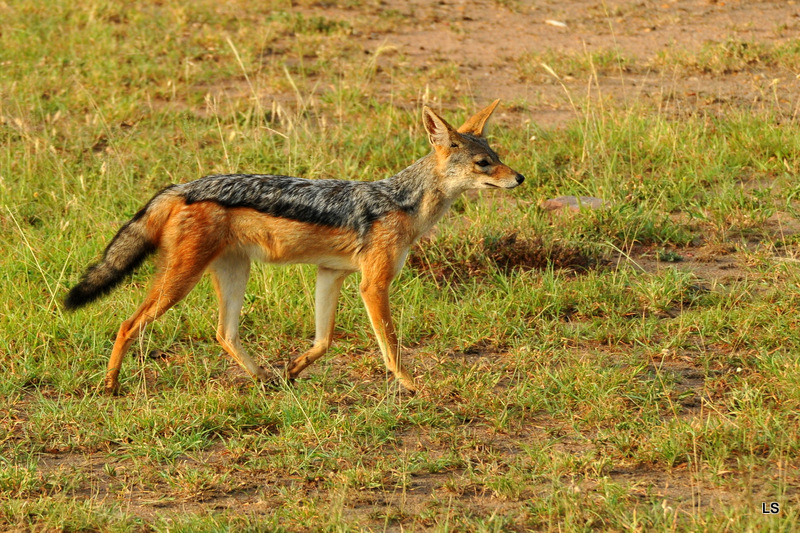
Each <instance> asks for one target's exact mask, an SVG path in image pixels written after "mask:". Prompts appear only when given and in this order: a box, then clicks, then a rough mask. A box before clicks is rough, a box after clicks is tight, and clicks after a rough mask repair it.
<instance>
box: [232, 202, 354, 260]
mask: <svg viewBox="0 0 800 533" xmlns="http://www.w3.org/2000/svg"><path fill="white" fill-rule="evenodd" d="M230 234H231V241H232V242H231V244H232V245H233V246H237V247H240V248H241V249H242V250H243V251H244V252H245V253H246V254H247V255H248V256H249V257H250V258H251V259H254V260H257V261H263V262H266V263H277V264H291V263H308V264H314V265H321V266H324V267H327V268H332V269H336V270H353V271H355V270H358V266H357V261H356V253H357V250H358V235H357V234H356V232H355V231H353V230H351V229H348V228H335V227H328V226H323V225H319V224H313V223H309V222H301V221H297V220H292V219H287V218H280V217H275V216H272V215H268V214H264V213H261V212H259V211H256V210H254V209H250V208H235V209H232V210H231V213H230Z"/></svg>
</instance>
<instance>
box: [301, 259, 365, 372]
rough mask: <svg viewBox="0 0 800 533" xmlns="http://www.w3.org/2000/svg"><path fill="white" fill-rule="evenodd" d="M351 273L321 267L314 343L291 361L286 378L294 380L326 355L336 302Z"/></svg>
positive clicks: (316, 298)
mask: <svg viewBox="0 0 800 533" xmlns="http://www.w3.org/2000/svg"><path fill="white" fill-rule="evenodd" d="M349 274H350V272H348V271H346V270H333V269H330V268H325V267H322V266H321V267H319V269H318V270H317V288H316V294H315V302H314V311H315V322H316V334H315V335H314V344H313V345H312V346H311V349H309V350H308V351H307V352H305V353H304V354H302V355H300V356H298V357H297V358H295V359H294V360H293V361H291V362H290V363H289V364H288V366H287V367H286V378H287V379H289V380H290V381H292V380H294V379H295V378H296V377H297V376H298V375H300V372H302V371H303V370H304V369H305V368H306V367H308V366H309V365H310V364H311V363H313V362H314V361H316V360H317V359H319V358H320V357H322V356H323V355H325V352H327V351H328V348H329V347H330V345H331V341H332V340H333V326H334V323H335V321H336V304H337V303H338V302H339V293H340V291H341V289H342V283H344V279H345V278H346V277H347V276H348V275H349Z"/></svg>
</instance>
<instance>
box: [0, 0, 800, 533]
mask: <svg viewBox="0 0 800 533" xmlns="http://www.w3.org/2000/svg"><path fill="white" fill-rule="evenodd" d="M0 20H2V23H1V24H0V204H2V207H1V208H0V250H2V255H1V256H0V291H2V301H0V306H1V307H0V309H2V311H0V365H1V367H0V368H1V370H0V530H4V531H247V530H250V531H263V530H273V529H274V530H280V529H286V530H291V531H302V530H349V529H365V530H374V531H381V530H389V531H423V530H435V531H503V530H512V531H523V530H534V531H548V530H558V531H588V530H595V529H605V530H612V531H683V530H691V531H706V530H711V531H796V530H798V529H800V507H798V505H799V504H800V495H799V494H798V484H800V423H799V421H798V413H800V357H798V353H799V351H800V331H798V327H799V326H800V312H798V309H797V308H798V304H800V285H798V282H799V281H800V270H799V269H800V266H798V261H800V224H799V223H798V219H797V217H798V209H799V208H800V198H798V194H800V182H798V178H797V176H798V170H799V168H798V167H799V166H800V124H799V123H798V116H797V114H798V111H800V80H798V75H799V74H800V39H799V38H800V33H799V32H798V29H799V28H800V5H798V3H797V2H793V1H769V2H767V1H752V2H746V1H744V0H742V1H736V0H726V1H724V2H723V1H713V0H685V1H684V0H659V1H655V2H653V1H649V0H644V1H642V0H639V1H630V2H629V1H612V0H608V1H606V2H599V3H598V2H590V1H577V0H576V1H559V2H556V1H536V2H523V1H517V0H494V1H492V0H486V1H477V0H475V1H473V0H463V1H458V0H446V1H443V2H430V3H429V2H421V1H412V2H393V1H369V2H355V1H349V0H343V1H340V2H309V1H302V0H301V1H297V2H287V1H278V0H273V1H264V2H244V1H238V2H237V1H233V2H219V1H217V2H211V1H206V0H203V1H198V2H178V1H174V0H158V1H149V2H135V3H126V2H113V1H95V0H87V1H85V2H82V3H74V2H68V1H66V0H55V1H53V2H48V3H43V2H29V1H23V0H6V1H4V2H0ZM546 21H550V22H546ZM553 21H555V24H554V22H553ZM557 23H562V24H561V25H559V24H557ZM494 98H502V99H503V104H502V107H501V108H500V109H499V110H498V112H497V113H496V116H495V119H494V121H493V128H492V130H491V134H492V143H493V144H494V146H495V147H498V148H500V151H501V155H502V156H503V157H504V160H505V161H506V162H507V163H508V164H509V165H510V166H512V167H513V168H515V169H517V170H519V171H520V172H522V173H524V174H525V175H526V176H527V177H528V180H527V181H526V182H525V184H524V185H523V186H522V187H520V188H518V189H515V190H514V191H511V192H505V191H504V192H502V193H497V194H489V193H486V194H475V195H469V196H468V197H465V198H464V199H463V200H462V201H459V202H458V203H457V204H456V205H455V207H454V209H453V211H452V212H451V213H450V214H449V215H448V216H447V217H446V218H445V220H443V221H442V223H441V224H440V227H439V230H438V232H437V233H436V234H435V235H433V236H432V237H431V238H430V239H428V240H425V241H424V242H422V243H420V244H419V245H418V246H417V247H416V248H415V249H414V250H413V253H412V255H411V257H410V258H409V261H408V265H407V267H406V268H405V269H404V271H403V273H402V274H401V275H400V277H399V278H398V279H397V280H396V281H395V284H394V290H393V298H392V301H393V305H394V316H395V318H396V321H397V323H398V327H399V329H400V331H401V333H402V344H403V346H404V353H405V359H406V361H407V364H408V366H409V367H410V368H411V369H413V371H414V373H415V375H416V378H417V381H418V383H419V385H420V386H421V388H422V392H420V393H419V394H417V395H416V396H413V397H410V396H408V395H405V394H403V393H401V392H400V391H399V390H398V389H397V386H396V385H395V384H394V383H392V382H391V381H389V380H388V379H387V376H386V372H385V371H384V369H383V365H382V363H381V361H380V356H379V354H378V351H377V345H376V343H375V341H374V339H373V336H372V334H371V332H370V330H369V326H368V323H367V318H366V316H365V312H364V311H363V308H362V305H361V302H360V300H359V297H358V294H357V292H358V291H357V286H356V285H357V281H358V277H357V276H353V277H351V278H350V279H349V280H348V282H347V283H346V284H345V288H344V291H343V296H342V299H341V303H340V308H339V320H338V325H337V334H336V343H335V345H334V348H333V349H332V351H331V353H330V354H329V356H328V357H326V358H325V359H324V360H323V361H320V362H318V363H317V364H316V365H315V366H314V367H312V368H311V369H310V370H309V371H308V372H307V373H306V374H305V375H304V378H303V379H301V380H299V381H298V383H297V384H296V386H295V387H293V388H290V387H279V388H277V389H275V390H269V389H264V388H262V387H260V386H258V385H256V384H254V383H253V382H252V381H251V380H250V379H249V378H247V377H246V376H245V375H244V374H243V372H242V371H241V370H239V368H238V367H237V366H236V365H235V364H234V363H233V362H232V361H230V360H229V358H228V357H227V356H224V355H223V354H222V350H221V348H220V347H219V346H218V345H217V344H216V342H215V340H214V329H215V324H216V302H215V298H214V296H213V291H212V290H211V287H210V283H209V282H208V280H204V281H203V282H202V283H201V284H200V285H199V286H198V288H197V289H196V290H195V291H194V292H193V293H192V294H191V295H190V296H189V297H188V298H187V299H186V300H185V301H184V302H183V303H181V304H180V305H178V306H177V307H176V308H175V309H174V310H172V311H171V312H170V313H168V314H167V315H166V316H165V317H164V318H163V319H162V320H160V321H159V322H158V323H157V324H155V325H154V326H153V327H152V328H149V329H148V330H147V332H146V334H145V335H143V336H142V337H141V339H140V342H139V343H138V344H137V345H136V347H135V349H134V350H133V353H132V354H130V355H129V357H128V358H127V359H126V361H125V366H124V369H123V379H122V386H123V390H122V395H121V396H119V397H108V396H105V395H104V394H102V393H101V382H102V378H103V374H104V369H105V364H106V362H107V357H108V354H109V351H110V348H111V342H112V340H113V337H114V335H115V333H116V329H117V328H118V326H119V323H120V322H121V321H122V320H123V319H124V318H125V317H127V316H128V315H129V314H130V313H131V312H132V311H133V309H134V308H135V307H136V305H138V302H139V301H140V299H141V298H142V296H143V293H144V288H145V287H146V284H147V280H148V279H149V274H150V273H152V269H153V267H152V265H148V266H146V267H145V268H143V269H142V271H140V272H139V273H137V274H136V275H135V276H134V277H133V278H132V280H131V281H130V282H129V283H126V284H125V285H124V287H123V288H121V289H119V290H118V291H116V292H115V293H113V294H112V295H111V296H110V297H108V298H106V299H105V300H103V301H102V302H100V303H98V304H95V305H93V306H91V307H89V308H87V309H85V310H81V311H79V312H77V313H73V314H66V313H64V311H63V310H62V308H61V307H60V304H59V301H60V299H61V298H62V297H63V296H64V294H65V291H66V289H67V288H68V287H69V286H71V285H72V284H74V283H75V282H76V281H77V279H78V277H79V276H80V273H81V271H82V270H83V269H84V268H85V266H86V265H88V264H89V263H91V262H93V261H95V260H97V258H98V256H99V255H100V253H101V252H102V249H103V248H104V246H105V245H106V243H107V242H108V241H109V239H110V238H111V237H112V236H113V234H114V232H115V231H116V229H117V228H118V227H119V226H120V225H121V224H122V223H123V222H124V221H125V220H127V218H129V217H130V216H131V215H132V214H133V213H135V212H136V211H137V210H138V209H139V207H141V206H142V205H143V203H144V202H145V201H146V200H147V199H148V198H149V197H150V196H151V195H152V194H153V193H155V192H156V191H157V190H159V189H160V188H161V187H163V186H164V185H166V184H168V183H170V182H178V181H188V180H191V179H194V178H196V177H199V176H201V175H204V174H210V173H225V172H261V173H286V174H293V175H300V176H305V177H320V178H322V177H326V178H327V177H336V178H348V179H367V180H371V179H379V178H382V177H387V176H389V175H391V174H393V173H395V172H397V171H399V170H400V169H402V168H403V167H405V166H406V165H408V164H409V163H410V162H412V161H413V160H415V159H417V158H419V157H421V156H422V155H424V154H425V153H427V151H428V149H429V148H428V145H427V141H426V138H425V135H424V132H423V131H422V128H421V126H420V123H419V117H420V110H421V106H422V104H423V103H427V104H429V105H431V106H432V107H434V108H435V109H437V110H439V111H440V112H441V113H442V114H443V115H444V116H445V117H446V118H447V119H448V120H450V121H451V122H453V123H460V122H459V121H460V120H463V119H464V118H465V117H466V116H468V114H470V113H472V112H474V111H476V110H477V109H479V108H481V107H483V106H484V105H486V104H487V103H489V102H490V101H491V100H493V99H494ZM559 195H587V196H595V197H599V198H602V199H603V200H605V201H606V202H607V204H608V206H607V207H606V208H605V209H600V210H584V211H581V212H578V213H572V214H565V215H562V214H558V213H556V214H552V213H548V212H545V211H543V210H542V209H541V208H540V207H539V203H540V202H541V201H542V200H544V199H546V198H550V197H554V196H559ZM313 280H314V271H313V269H312V268H309V267H303V266H294V267H289V268H275V267H267V266H263V265H262V266H259V267H257V268H256V269H255V270H254V273H253V276H252V278H251V281H250V285H249V290H248V296H247V300H246V303H245V310H244V313H245V318H244V320H243V327H242V331H243V337H244V341H245V343H246V345H247V346H248V347H249V348H250V350H251V352H252V353H253V354H254V356H255V357H256V358H257V359H258V361H259V362H260V363H262V364H264V365H274V366H281V365H282V364H284V362H285V361H286V360H287V359H288V358H289V357H291V356H293V355H296V354H297V353H299V352H300V351H302V350H304V349H305V348H307V346H308V345H309V342H310V339H311V337H312V336H313V318H312V309H313V303H312V295H313ZM772 502H775V503H776V504H777V507H771V506H770V504H771V503H772ZM762 504H766V505H767V509H768V510H776V511H777V512H775V513H773V514H763V513H762Z"/></svg>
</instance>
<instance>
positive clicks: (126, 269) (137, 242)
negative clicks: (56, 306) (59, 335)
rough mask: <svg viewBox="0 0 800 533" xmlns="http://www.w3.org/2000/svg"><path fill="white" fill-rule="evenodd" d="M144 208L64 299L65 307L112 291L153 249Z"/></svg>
mask: <svg viewBox="0 0 800 533" xmlns="http://www.w3.org/2000/svg"><path fill="white" fill-rule="evenodd" d="M145 210H146V208H145V209H142V210H141V211H139V212H138V213H137V214H136V216H134V217H133V219H132V220H130V221H129V222H128V223H127V224H125V225H124V226H122V228H121V229H120V230H119V231H118V232H117V234H116V235H115V236H114V239H112V241H111V243H110V244H109V245H108V248H106V251H105V253H104V254H103V260H102V261H100V262H99V263H97V264H95V265H92V266H90V267H89V269H88V270H87V271H86V273H85V274H84V275H83V277H82V278H81V281H80V282H79V283H78V284H77V285H75V286H74V287H73V288H72V289H71V290H70V291H69V294H67V297H66V298H65V299H64V307H66V308H67V309H68V310H73V309H77V308H79V307H83V306H84V305H86V304H89V303H91V302H93V301H95V300H97V299H98V298H100V297H102V296H105V295H106V294H108V293H109V292H111V291H112V290H113V289H114V287H116V286H117V285H119V284H120V282H122V281H123V280H124V279H125V278H126V277H128V276H129V275H130V274H132V273H133V271H134V270H136V269H137V268H138V267H139V265H141V264H142V261H144V260H145V259H146V258H147V256H149V255H150V254H152V253H153V252H154V251H155V250H156V244H155V243H154V242H153V241H152V240H151V239H150V237H149V236H148V235H147V234H146V230H145V225H144V220H143V219H144V218H145Z"/></svg>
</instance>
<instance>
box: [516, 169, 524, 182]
mask: <svg viewBox="0 0 800 533" xmlns="http://www.w3.org/2000/svg"><path fill="white" fill-rule="evenodd" d="M523 181H525V176H523V175H522V174H520V173H519V172H517V185H520V184H521V183H522V182H523Z"/></svg>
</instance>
